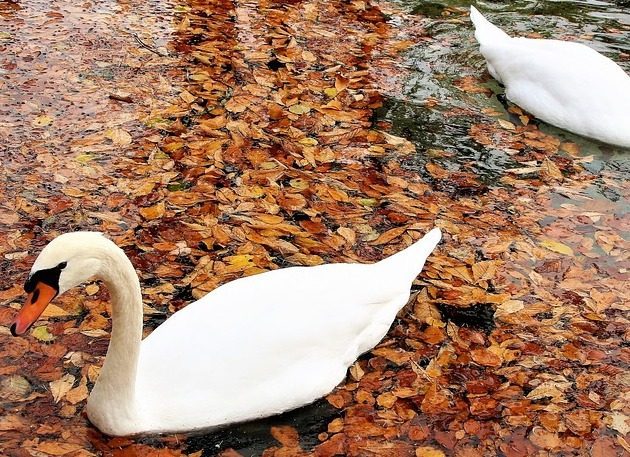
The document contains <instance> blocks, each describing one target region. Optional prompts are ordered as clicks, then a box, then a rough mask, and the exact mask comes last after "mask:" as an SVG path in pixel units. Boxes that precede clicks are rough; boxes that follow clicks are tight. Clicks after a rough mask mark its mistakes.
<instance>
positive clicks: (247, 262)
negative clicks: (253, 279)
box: [225, 254, 254, 269]
mask: <svg viewBox="0 0 630 457" xmlns="http://www.w3.org/2000/svg"><path fill="white" fill-rule="evenodd" d="M252 259H253V257H252V256H251V255H249V254H240V255H233V256H229V257H226V258H225V260H226V261H227V262H228V263H229V264H230V266H232V267H236V268H239V269H243V268H247V267H251V266H253V265H254V264H253V263H252Z"/></svg>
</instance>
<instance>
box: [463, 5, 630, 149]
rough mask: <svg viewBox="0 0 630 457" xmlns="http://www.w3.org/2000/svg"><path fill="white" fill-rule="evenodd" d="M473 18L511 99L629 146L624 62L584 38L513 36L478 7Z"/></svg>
mask: <svg viewBox="0 0 630 457" xmlns="http://www.w3.org/2000/svg"><path fill="white" fill-rule="evenodd" d="M470 18H471V20H472V22H473V24H474V26H475V38H476V39H477V41H478V42H479V45H480V51H481V54H483V56H484V58H485V59H486V62H487V64H488V71H489V73H490V74H491V75H492V76H493V77H494V78H495V79H496V80H498V81H499V82H500V83H502V84H504V85H505V95H506V96H507V98H508V99H509V100H510V101H512V102H513V103H515V104H517V105H519V106H520V107H521V108H523V109H525V110H526V111H529V112H530V113H532V114H533V115H534V116H536V117H537V118H539V119H542V120H543V121H545V122H548V123H549V124H552V125H555V126H557V127H560V128H563V129H565V130H568V131H570V132H573V133H576V134H578V135H582V136H585V137H589V138H595V139H597V140H600V141H603V142H605V143H610V144H614V145H618V146H623V147H630V76H628V75H627V74H626V73H625V72H624V71H623V69H622V68H621V67H620V66H619V65H617V64H616V63H615V62H613V61H612V60H610V59H609V58H607V57H604V56H603V55H601V54H599V53H598V52H597V51H595V50H593V49H591V48H589V47H588V46H585V45H583V44H580V43H571V42H566V41H559V40H544V39H530V38H511V37H510V36H508V35H507V34H506V33H505V32H503V31H502V30H501V29H499V28H498V27H496V26H495V25H493V24H492V23H490V22H489V21H488V20H487V19H486V18H485V17H484V16H483V15H482V14H481V13H480V12H479V11H477V9H476V8H475V7H474V6H471V7H470Z"/></svg>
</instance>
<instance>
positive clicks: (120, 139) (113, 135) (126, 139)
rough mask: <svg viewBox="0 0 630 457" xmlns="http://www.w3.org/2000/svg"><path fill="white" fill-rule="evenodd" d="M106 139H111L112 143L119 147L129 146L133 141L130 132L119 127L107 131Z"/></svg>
mask: <svg viewBox="0 0 630 457" xmlns="http://www.w3.org/2000/svg"><path fill="white" fill-rule="evenodd" d="M105 138H109V139H110V140H112V143H114V144H115V145H118V146H127V145H129V144H131V141H132V138H131V135H130V134H129V132H127V131H126V130H123V129H121V128H118V127H116V128H113V129H108V130H107V131H105Z"/></svg>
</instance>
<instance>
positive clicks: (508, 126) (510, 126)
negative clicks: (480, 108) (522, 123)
mask: <svg viewBox="0 0 630 457" xmlns="http://www.w3.org/2000/svg"><path fill="white" fill-rule="evenodd" d="M497 121H498V122H499V125H500V126H501V127H503V128H504V129H505V130H516V126H515V125H514V124H512V123H511V122H510V121H506V120H505V119H497Z"/></svg>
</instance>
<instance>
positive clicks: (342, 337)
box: [11, 229, 441, 436]
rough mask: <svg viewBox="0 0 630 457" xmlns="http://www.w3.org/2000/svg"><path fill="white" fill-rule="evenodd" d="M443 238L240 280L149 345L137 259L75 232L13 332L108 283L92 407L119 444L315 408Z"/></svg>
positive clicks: (382, 329) (371, 341)
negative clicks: (364, 260) (72, 296)
mask: <svg viewBox="0 0 630 457" xmlns="http://www.w3.org/2000/svg"><path fill="white" fill-rule="evenodd" d="M440 238H441V233H440V231H439V229H433V230H432V231H430V232H429V233H428V234H427V235H425V236H424V237H423V238H422V239H421V240H419V241H417V242H416V243H414V244H413V245H411V246H410V247H408V248H406V249H404V250H403V251H401V252H399V253H397V254H395V255H393V256H391V257H389V258H386V259H384V260H382V261H380V262H377V263H374V264H347V263H343V264H328V265H320V266H315V267H292V268H286V269H280V270H274V271H269V272H266V273H262V274H258V275H255V276H249V277H244V278H241V279H237V280H235V281H232V282H230V283H227V284H225V285H223V286H221V287H218V288H217V289H215V290H214V291H212V292H211V293H209V294H208V295H206V296H205V297H203V298H202V299H200V300H198V301H196V302H194V303H192V304H190V305H188V306H187V307H186V308H184V309H182V310H180V311H178V312H177V313H175V314H174V315H173V316H171V317H170V318H169V319H167V320H166V321H165V322H164V323H163V324H162V325H160V326H159V327H158V328H156V329H155V330H154V331H153V332H152V333H151V334H150V335H149V336H148V337H146V338H145V339H144V340H143V341H141V338H142V297H141V293H140V284H139V281H138V277H137V275H136V273H135V270H134V268H133V266H132V264H131V262H130V261H129V259H128V258H127V257H126V256H125V254H124V252H123V251H122V250H121V249H120V248H118V247H117V246H116V245H115V244H114V243H113V242H112V241H110V240H108V239H107V238H105V237H104V236H102V235H101V234H99V233H96V232H75V233H68V234H64V235H61V236H59V237H57V238H55V239H54V240H53V241H52V242H50V243H49V244H48V245H47V246H46V247H45V248H44V249H43V251H42V252H41V254H40V255H39V257H38V258H37V260H36V261H35V263H34V265H33V268H32V270H31V275H30V276H29V280H28V281H27V284H26V286H25V289H26V291H27V292H29V295H28V298H27V301H26V304H25V305H24V307H23V308H22V310H21V311H20V314H18V316H17V318H16V320H15V323H14V324H13V325H12V327H11V332H12V333H13V334H14V335H19V334H23V333H25V332H26V331H27V330H28V328H29V327H30V325H31V324H32V323H33V322H34V321H35V320H37V317H38V316H39V314H37V313H38V312H39V313H40V314H41V311H39V309H40V308H41V310H42V311H43V309H44V308H45V306H46V305H47V304H48V302H50V300H51V299H52V298H54V296H55V295H56V294H57V293H63V292H64V291H65V290H67V289H69V288H71V287H74V286H76V285H78V284H80V283H82V282H84V281H86V280H88V279H90V278H98V279H101V280H103V281H104V283H105V284H106V286H107V287H108V289H109V291H110V295H111V300H112V334H111V341H110V345H109V348H108V351H107V355H106V357H105V361H104V364H103V367H102V369H101V373H100V376H99V378H98V380H97V382H96V385H95V386H94V388H93V389H92V392H91V394H90V397H89V399H88V403H87V413H88V417H89V419H90V420H91V422H92V423H93V424H94V425H95V426H96V427H98V428H99V429H100V430H101V431H102V432H104V433H106V434H108V435H115V436H120V435H133V434H138V433H162V432H182V431H191V430H199V429H208V428H212V427H216V426H220V425H224V424H230V423H235V422H241V421H246V420H251V419H257V418H261V417H265V416H269V415H273V414H277V413H281V412H283V411H287V410H291V409H294V408H297V407H299V406H302V405H305V404H308V403H310V402H312V401H314V400H316V399H317V398H319V397H321V396H323V395H326V394H327V393H329V392H330V391H331V390H332V389H333V388H334V387H335V386H336V385H337V384H338V383H339V382H341V381H342V380H343V378H344V377H345V375H346V370H347V368H348V367H349V366H350V365H351V364H352V363H353V362H354V361H355V360H356V358H357V357H358V356H359V355H360V354H362V353H363V352H365V351H367V350H369V349H371V348H372V347H374V346H375V345H376V344H377V343H378V342H379V341H380V340H381V339H382V338H383V336H384V335H385V334H386V333H387V331H388V329H389V327H390V325H391V323H392V322H393V320H394V318H395V316H396V313H397V312H398V311H399V310H400V309H401V308H402V307H403V306H404V305H405V303H406V302H407V301H408V299H409V294H410V286H411V283H412V282H413V280H414V279H415V277H416V276H417V274H418V273H419V272H420V271H421V269H422V267H423V265H424V262H425V260H426V258H427V257H428V256H429V254H430V253H431V252H432V251H433V249H434V248H435V246H436V245H437V243H438V242H439V241H440ZM55 288H56V293H55V290H54V289H55ZM49 289H50V290H49ZM42 297H43V298H42ZM42 300H43V301H44V302H46V303H42V302H41V301H42ZM42 306H43V307H42Z"/></svg>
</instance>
